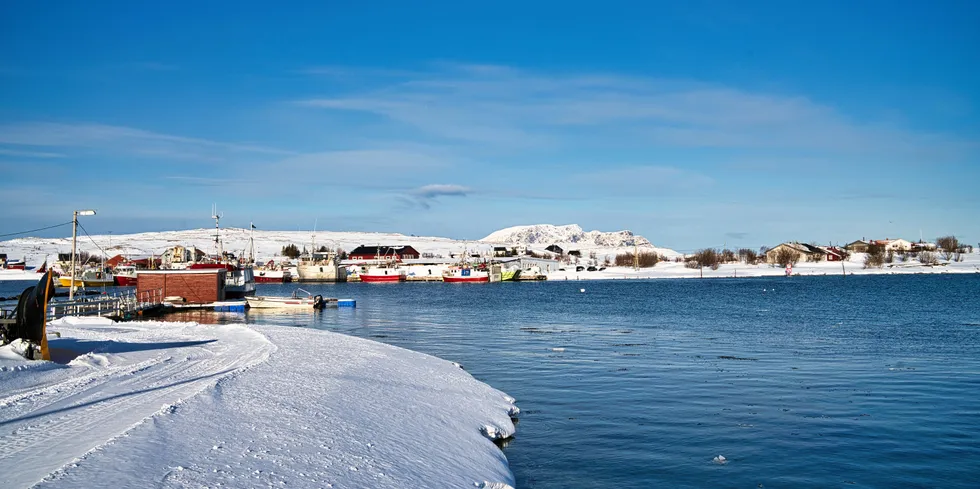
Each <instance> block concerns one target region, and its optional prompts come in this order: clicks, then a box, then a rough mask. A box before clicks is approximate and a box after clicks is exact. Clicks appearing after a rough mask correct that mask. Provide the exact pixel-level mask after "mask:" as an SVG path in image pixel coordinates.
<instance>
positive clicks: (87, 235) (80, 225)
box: [68, 223, 109, 256]
mask: <svg viewBox="0 0 980 489" xmlns="http://www.w3.org/2000/svg"><path fill="white" fill-rule="evenodd" d="M68 224H71V223H68ZM78 227H80V228H82V232H83V233H85V236H86V237H88V240H89V241H91V242H92V244H94V245H95V247H96V248H98V249H99V250H100V251H102V254H103V255H105V256H109V253H106V251H105V250H104V249H102V247H101V246H99V243H96V242H95V240H94V239H92V236H91V235H90V234H88V231H87V230H86V229H85V226H82V223H78Z"/></svg>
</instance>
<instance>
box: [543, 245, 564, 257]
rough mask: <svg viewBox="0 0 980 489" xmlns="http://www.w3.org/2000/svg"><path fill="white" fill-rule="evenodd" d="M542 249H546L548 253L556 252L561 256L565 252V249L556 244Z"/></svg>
mask: <svg viewBox="0 0 980 489" xmlns="http://www.w3.org/2000/svg"><path fill="white" fill-rule="evenodd" d="M544 250H545V251H547V252H549V253H554V254H556V255H558V256H562V255H564V254H565V250H562V249H561V246H558V245H555V244H553V245H551V246H549V247H547V248H545V249H544Z"/></svg>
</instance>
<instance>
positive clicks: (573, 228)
mask: <svg viewBox="0 0 980 489" xmlns="http://www.w3.org/2000/svg"><path fill="white" fill-rule="evenodd" d="M250 235H253V234H252V233H250V232H249V231H248V230H245V229H237V228H230V229H222V230H221V239H222V243H223V247H224V249H225V250H226V251H233V252H235V253H239V254H241V253H242V252H243V251H244V250H245V249H246V247H247V246H248V242H249V236H250ZM313 241H314V236H313V235H312V233H309V232H306V231H266V230H255V231H254V243H255V253H256V255H257V257H258V260H259V261H260V262H264V261H267V260H269V259H275V260H279V259H281V258H282V257H281V256H279V253H280V251H281V250H282V248H283V247H284V246H286V245H289V244H295V245H296V246H298V247H299V248H301V249H302V248H303V247H304V246H305V247H307V248H309V247H312V245H313ZM110 242H111V245H110ZM315 244H316V247H320V246H323V245H326V246H327V247H329V248H331V249H334V248H343V249H345V250H347V251H350V250H352V249H354V248H356V247H357V246H360V245H367V246H372V245H392V246H396V245H410V246H412V247H414V248H415V249H417V250H418V251H419V252H421V253H423V254H426V253H431V254H432V255H434V256H442V257H447V258H448V257H449V256H450V254H458V253H460V252H462V251H463V250H464V249H465V250H467V251H469V252H474V253H481V254H483V255H484V256H490V254H491V251H492V249H493V247H494V246H502V245H503V246H507V247H512V246H520V245H524V246H527V248H528V249H530V250H532V251H536V252H543V251H544V250H545V248H546V247H547V246H550V245H552V244H556V245H558V246H560V247H561V248H562V249H563V250H565V251H566V252H567V251H571V250H578V251H580V252H581V254H582V259H581V263H582V264H583V265H585V264H587V262H588V261H589V260H588V257H589V256H590V254H593V253H594V254H595V256H596V261H598V262H599V263H601V262H603V261H604V260H605V259H606V258H609V259H610V260H612V259H613V258H615V256H616V255H618V254H621V253H633V251H634V249H635V250H638V251H640V252H641V253H656V254H657V255H660V256H663V257H666V258H668V260H673V259H674V258H676V257H680V256H683V255H682V254H681V253H678V252H676V251H674V250H671V249H668V248H659V247H655V246H653V245H651V244H650V242H649V241H648V240H647V239H645V238H643V237H642V236H635V235H633V233H631V232H629V231H617V232H600V231H588V232H585V231H583V230H582V228H581V227H579V226H577V225H574V224H570V225H566V226H554V225H550V224H539V225H533V226H516V227H512V228H507V229H502V230H500V231H496V232H494V233H492V234H490V235H489V236H487V237H485V238H484V239H483V240H479V241H461V240H454V239H450V238H439V237H425V236H406V235H403V234H396V233H364V232H337V231H318V232H317V233H316V235H315ZM175 245H184V246H196V247H198V248H200V249H201V250H204V251H207V252H214V251H215V248H214V229H206V228H203V229H191V230H186V231H162V232H153V233H140V234H126V235H113V236H111V239H110V236H107V235H100V236H93V237H92V238H91V239H90V238H89V237H87V236H83V237H81V238H79V241H78V249H80V250H82V251H86V252H89V253H93V254H96V255H97V256H98V255H101V251H100V248H101V249H103V250H105V251H106V252H107V253H108V255H109V256H113V255H116V254H124V255H130V256H150V255H151V254H152V255H160V254H161V253H162V252H163V251H164V250H166V249H168V248H170V247H172V246H175ZM634 245H636V248H634ZM70 251H71V238H70V237H69V238H18V239H12V240H9V241H0V252H2V253H6V254H7V255H8V256H9V257H10V258H13V259H21V258H23V259H24V260H25V261H26V262H27V265H28V266H34V267H36V266H40V265H41V264H42V263H44V261H45V260H48V262H49V263H53V262H54V260H55V258H56V257H57V254H58V253H67V252H70ZM978 252H980V250H978ZM963 257H964V261H962V262H950V263H942V264H940V265H938V266H923V265H921V264H919V263H918V262H917V261H915V259H914V258H910V259H909V261H908V262H904V263H902V262H897V261H896V262H895V263H892V264H889V265H885V266H884V267H883V268H880V269H879V268H874V269H865V268H864V254H861V253H856V254H854V255H853V256H852V257H851V259H850V260H849V261H848V262H847V263H846V264H845V267H846V270H847V273H848V274H851V273H853V274H872V273H943V272H952V273H964V272H977V271H978V266H980V254H978V253H971V254H965V255H963ZM565 269H566V271H565V272H551V273H549V274H548V278H549V279H552V280H555V279H557V280H564V279H566V278H567V279H576V278H578V279H582V280H585V279H622V278H671V277H676V278H684V277H699V276H701V272H700V271H699V270H692V269H689V268H685V267H684V265H683V264H682V263H675V262H673V261H662V262H660V263H658V264H657V265H656V266H655V267H653V268H645V269H640V270H639V271H634V270H633V269H632V268H628V267H626V268H624V267H609V268H607V269H606V270H604V271H602V272H575V266H574V265H568V266H566V267H565ZM835 273H842V272H841V266H840V262H821V263H799V264H797V266H796V267H795V269H794V274H797V275H824V274H828V275H830V274H835ZM783 274H784V271H783V269H782V268H779V267H771V266H769V265H768V264H765V263H763V264H759V265H746V264H743V263H738V264H726V265H722V266H721V267H720V268H719V269H718V270H704V276H705V277H731V276H739V277H749V276H769V275H783ZM36 277H37V275H36V274H34V273H33V272H30V271H28V272H21V271H7V270H0V280H21V279H23V280H35V279H36Z"/></svg>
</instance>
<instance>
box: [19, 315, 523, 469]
mask: <svg viewBox="0 0 980 489" xmlns="http://www.w3.org/2000/svg"><path fill="white" fill-rule="evenodd" d="M49 332H58V333H60V334H61V337H60V338H57V337H54V335H53V334H52V335H51V336H49V340H50V344H51V348H52V352H53V357H54V358H55V359H56V360H57V361H58V362H60V363H56V362H28V361H26V360H20V359H18V357H16V356H15V355H14V354H13V353H12V352H9V351H6V352H4V351H0V392H2V394H0V486H2V487H23V486H29V485H32V484H35V483H37V482H38V481H42V480H43V482H42V483H41V486H51V487H97V486H100V485H103V483H104V482H105V481H112V483H113V485H114V486H118V487H146V486H151V485H153V486H180V487H215V486H231V487H259V486H263V487H271V486H299V487H372V488H374V487H379V488H381V487H432V486H433V485H438V486H444V487H474V486H477V485H481V484H485V481H489V483H491V484H492V483H497V482H499V483H502V484H510V485H513V475H512V474H511V472H510V470H509V468H508V465H507V461H506V459H505V458H504V456H503V453H502V452H501V451H500V450H499V449H498V448H497V447H496V446H495V445H494V444H493V443H492V442H491V441H490V440H489V439H488V437H487V435H485V434H484V433H496V434H497V436H503V437H506V436H510V435H512V434H513V433H514V424H513V422H512V421H511V416H512V415H516V411H517V408H516V407H515V406H514V405H513V399H511V398H509V397H507V396H506V395H505V394H503V393H502V392H499V391H497V390H495V389H493V388H491V387H489V386H487V385H486V384H483V383H482V382H479V381H477V380H475V379H474V378H473V377H472V376H470V375H469V374H468V373H466V372H465V371H463V370H461V369H460V368H458V367H457V366H455V365H453V364H452V363H450V362H448V361H444V360H440V359H437V358H433V357H430V356H427V355H423V354H419V353H415V352H411V351H408V350H404V349H400V348H396V347H392V346H388V345H383V344H380V343H376V342H372V341H368V340H363V339H358V338H352V337H347V336H343V335H339V334H334V333H329V332H324V331H317V330H310V329H301V328H283V327H274V326H269V327H258V328H249V327H246V326H244V325H226V326H213V325H198V324H195V323H159V322H135V323H112V322H109V321H106V320H73V321H63V322H61V323H58V324H56V325H53V326H52V327H50V328H49ZM4 348H6V349H10V347H4Z"/></svg>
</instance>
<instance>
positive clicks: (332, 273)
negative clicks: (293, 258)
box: [296, 264, 347, 282]
mask: <svg viewBox="0 0 980 489" xmlns="http://www.w3.org/2000/svg"><path fill="white" fill-rule="evenodd" d="M296 275H297V276H298V278H299V281H300V282H346V281H347V269H346V268H343V267H339V266H337V265H329V264H328V265H298V266H297V267H296Z"/></svg>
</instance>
